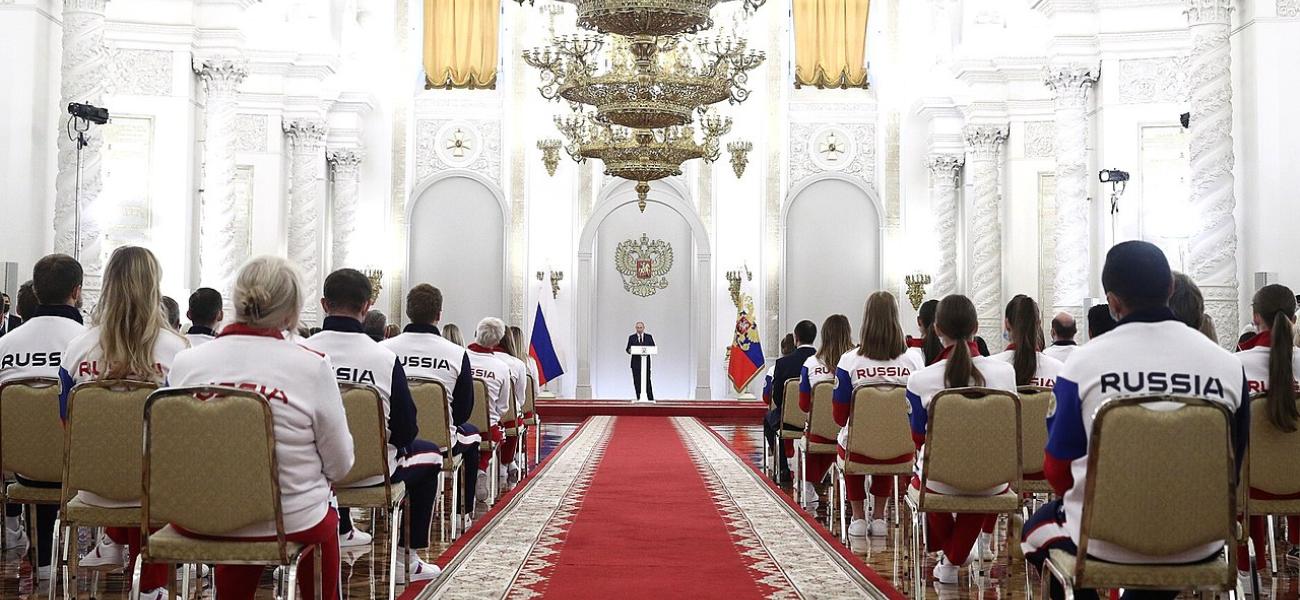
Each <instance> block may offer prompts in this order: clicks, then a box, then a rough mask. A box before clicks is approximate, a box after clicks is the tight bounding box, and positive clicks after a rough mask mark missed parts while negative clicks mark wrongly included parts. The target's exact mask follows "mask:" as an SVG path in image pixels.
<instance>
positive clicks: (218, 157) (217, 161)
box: [194, 57, 248, 300]
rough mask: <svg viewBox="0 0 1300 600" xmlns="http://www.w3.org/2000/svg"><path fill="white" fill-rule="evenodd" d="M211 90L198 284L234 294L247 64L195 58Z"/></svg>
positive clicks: (241, 235)
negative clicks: (237, 140) (238, 131)
mask: <svg viewBox="0 0 1300 600" xmlns="http://www.w3.org/2000/svg"><path fill="white" fill-rule="evenodd" d="M194 72H195V73H198V75H199V78H200V79H202V80H203V86H204V89H205V90H206V91H207V96H206V105H205V106H204V122H205V124H206V129H207V131H206V133H205V135H204V140H203V196H202V198H201V200H200V201H201V203H202V204H201V209H200V214H201V219H200V221H199V250H200V252H199V285H203V286H208V287H213V288H216V289H218V290H223V295H224V296H225V297H226V298H227V300H228V299H229V298H230V294H229V293H227V292H226V291H225V290H227V289H228V285H229V283H230V278H231V277H232V276H233V275H234V273H235V270H236V269H238V268H239V265H240V263H242V262H243V261H244V260H246V259H247V258H248V257H247V256H245V252H244V250H245V249H246V248H247V247H248V243H247V242H248V241H247V240H246V239H245V238H246V237H247V235H248V231H247V228H246V227H241V225H240V223H238V222H237V221H236V219H235V215H236V210H235V204H236V198H235V144H234V137H233V136H232V135H231V134H232V132H233V131H234V124H235V108H236V105H237V103H238V92H237V91H236V90H237V88H238V87H239V84H240V83H241V82H243V81H244V78H245V77H247V76H248V67H247V65H246V63H244V62H243V61H240V60H236V59H231V58H227V57H212V58H208V59H205V60H203V61H196V62H195V63H194Z"/></svg>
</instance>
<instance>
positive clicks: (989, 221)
mask: <svg viewBox="0 0 1300 600" xmlns="http://www.w3.org/2000/svg"><path fill="white" fill-rule="evenodd" d="M965 137H966V151H967V153H968V154H969V156H968V157H967V159H966V165H967V166H968V167H969V168H970V172H971V178H972V180H973V181H974V187H975V198H974V201H973V202H972V206H971V207H972V216H971V218H970V219H969V221H968V222H969V223H970V228H971V231H970V236H971V243H970V251H971V256H970V261H969V264H970V283H969V284H967V286H966V288H967V290H968V293H969V294H970V296H971V301H972V302H974V303H975V311H976V312H977V313H978V314H979V318H980V335H982V336H983V337H984V341H986V342H988V345H989V349H990V350H998V351H1000V350H1001V349H1002V347H1003V345H1004V343H1003V341H1002V336H1001V335H999V334H998V332H999V331H1001V330H1002V194H1001V192H1000V190H999V181H1000V175H999V170H998V168H999V166H1000V165H1001V164H1002V144H1003V143H1004V142H1006V141H1007V127H1006V126H1005V125H968V126H966V130H965Z"/></svg>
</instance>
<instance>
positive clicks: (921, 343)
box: [907, 335, 925, 348]
mask: <svg viewBox="0 0 1300 600" xmlns="http://www.w3.org/2000/svg"><path fill="white" fill-rule="evenodd" d="M907 347H908V348H924V347H925V338H914V337H912V336H910V335H909V336H907Z"/></svg>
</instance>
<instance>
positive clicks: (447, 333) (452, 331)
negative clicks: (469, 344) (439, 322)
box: [442, 323, 465, 346]
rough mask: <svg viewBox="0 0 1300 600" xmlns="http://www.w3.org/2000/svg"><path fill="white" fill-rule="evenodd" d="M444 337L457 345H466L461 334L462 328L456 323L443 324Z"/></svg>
mask: <svg viewBox="0 0 1300 600" xmlns="http://www.w3.org/2000/svg"><path fill="white" fill-rule="evenodd" d="M442 337H443V338H445V339H446V340H447V341H449V342H451V343H453V344H456V345H457V346H464V345H465V339H464V338H462V337H461V336H460V328H459V327H457V326H456V324H455V323H448V324H446V325H443V326H442Z"/></svg>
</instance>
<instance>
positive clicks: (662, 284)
mask: <svg viewBox="0 0 1300 600" xmlns="http://www.w3.org/2000/svg"><path fill="white" fill-rule="evenodd" d="M614 267H615V268H616V269H618V274H619V275H620V276H622V278H623V289H625V290H627V291H629V292H631V293H632V294H635V295H637V296H640V297H642V298H647V297H650V296H653V295H654V294H655V292H658V291H659V290H662V289H665V288H667V287H668V271H669V270H670V269H672V268H673V247H672V245H671V244H669V243H668V242H665V241H663V240H654V241H653V242H652V241H650V239H649V238H648V237H647V236H646V234H644V233H643V234H641V239H640V240H636V239H630V240H624V241H622V242H619V244H618V246H617V247H616V248H615V249H614Z"/></svg>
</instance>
